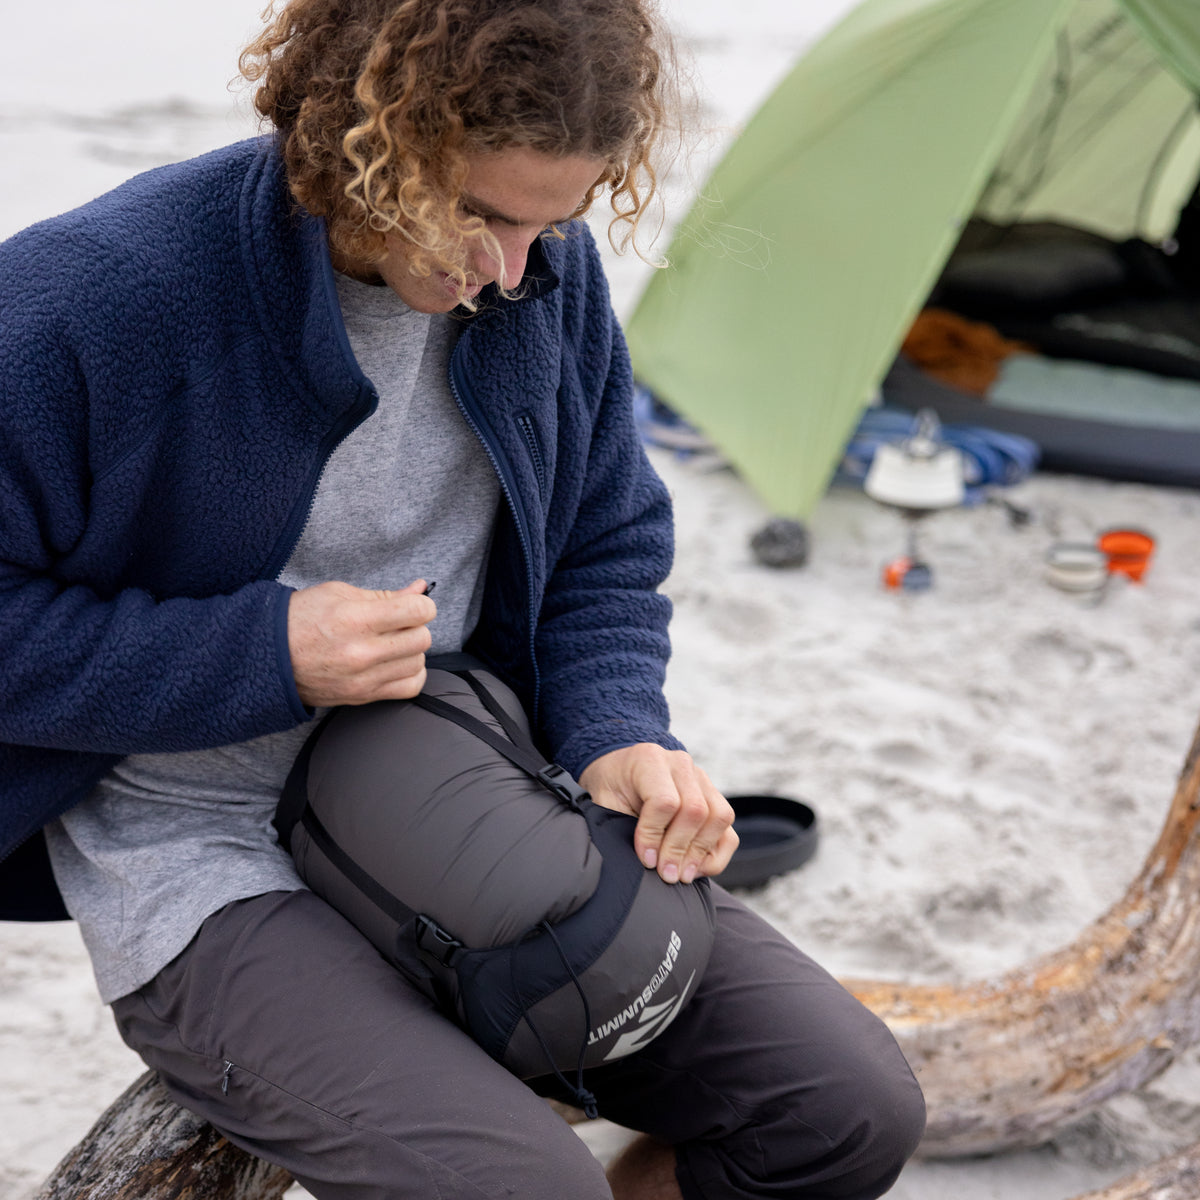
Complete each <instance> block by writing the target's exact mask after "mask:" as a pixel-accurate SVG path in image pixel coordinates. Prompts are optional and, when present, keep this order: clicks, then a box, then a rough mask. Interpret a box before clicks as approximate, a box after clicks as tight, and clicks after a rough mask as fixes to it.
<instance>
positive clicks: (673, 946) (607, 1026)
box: [588, 930, 696, 1062]
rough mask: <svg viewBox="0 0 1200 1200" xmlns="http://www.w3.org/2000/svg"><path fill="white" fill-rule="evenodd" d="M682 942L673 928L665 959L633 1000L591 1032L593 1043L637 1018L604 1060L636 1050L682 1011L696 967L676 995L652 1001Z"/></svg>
mask: <svg viewBox="0 0 1200 1200" xmlns="http://www.w3.org/2000/svg"><path fill="white" fill-rule="evenodd" d="M682 945H683V940H682V939H681V938H680V936H679V934H677V933H676V932H675V931H674V930H671V939H670V941H669V942H668V943H667V952H666V954H665V956H664V957H663V960H662V962H661V963H659V965H658V970H657V971H655V972H654V974H653V975H652V976H651V977H650V981H649V982H648V983H647V984H646V986H645V987H644V988H642V990H641V991H640V992H639V993H638V995H637V996H635V997H634V999H633V1001H632V1002H631V1003H629V1004H627V1005H626V1006H625V1007H624V1008H623V1009H621V1011H620V1012H619V1013H617V1015H616V1016H615V1017H613V1018H611V1020H608V1021H604V1022H602V1023H601V1024H600V1025H597V1026H596V1028H595V1029H593V1030H592V1032H591V1033H589V1034H588V1045H589V1046H590V1045H592V1044H593V1043H594V1042H602V1041H603V1040H604V1039H605V1038H607V1037H611V1036H612V1034H614V1033H616V1031H617V1030H618V1029H622V1028H623V1027H624V1026H625V1025H627V1024H629V1023H630V1022H631V1021H634V1020H635V1019H636V1024H635V1026H634V1028H632V1029H630V1030H629V1031H628V1032H627V1033H623V1034H621V1036H620V1037H619V1038H617V1040H616V1041H615V1042H614V1043H613V1047H612V1049H611V1050H610V1051H609V1052H608V1053H607V1054H606V1055H605V1056H604V1061H605V1062H607V1061H608V1060H609V1059H610V1058H624V1057H625V1055H626V1054H632V1053H633V1052H634V1051H635V1050H640V1049H641V1048H642V1047H643V1046H644V1045H646V1043H647V1042H650V1041H652V1040H653V1039H654V1038H656V1037H658V1035H659V1034H660V1033H662V1031H663V1030H664V1029H666V1027H667V1026H668V1025H670V1023H671V1022H672V1021H673V1020H675V1018H676V1017H677V1016H678V1015H679V1010H680V1009H681V1008H682V1007H683V1002H684V1000H686V999H687V996H688V993H689V992H690V991H691V990H692V981H693V980H694V979H695V978H696V972H695V971H693V972H692V973H691V974H690V975H689V976H688V978H687V982H686V983H685V984H684V985H683V989H682V991H680V993H679V994H678V995H677V996H673V997H672V998H671V999H669V1000H663V1001H661V1002H660V1003H658V1004H651V1003H650V1001H651V1000H653V999H654V996H655V994H656V993H657V992H658V990H659V988H661V987H662V986H663V984H664V983H666V982H667V980H668V979H670V977H671V972H672V971H674V970H675V962H676V960H677V959H678V958H679V950H680V947H682Z"/></svg>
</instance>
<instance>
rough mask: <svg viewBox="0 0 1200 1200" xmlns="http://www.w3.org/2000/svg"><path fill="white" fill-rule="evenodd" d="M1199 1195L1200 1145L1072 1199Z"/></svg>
mask: <svg viewBox="0 0 1200 1200" xmlns="http://www.w3.org/2000/svg"><path fill="white" fill-rule="evenodd" d="M1197 1196H1200V1142H1197V1143H1196V1144H1195V1145H1194V1146H1189V1147H1188V1148H1187V1149H1186V1150H1181V1151H1180V1152H1179V1153H1178V1154H1172V1155H1171V1156H1170V1158H1164V1159H1162V1160H1161V1161H1159V1162H1156V1163H1154V1164H1153V1166H1149V1167H1143V1168H1142V1169H1141V1170H1140V1171H1135V1172H1134V1173H1133V1174H1132V1175H1126V1176H1125V1177H1124V1178H1123V1179H1119V1180H1117V1182H1116V1183H1114V1184H1111V1185H1110V1186H1109V1187H1106V1188H1104V1189H1103V1190H1102V1191H1099V1192H1088V1193H1087V1195H1086V1196H1076V1197H1075V1200H1196V1197H1197Z"/></svg>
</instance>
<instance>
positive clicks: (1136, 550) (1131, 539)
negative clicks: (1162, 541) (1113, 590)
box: [1096, 529, 1154, 583]
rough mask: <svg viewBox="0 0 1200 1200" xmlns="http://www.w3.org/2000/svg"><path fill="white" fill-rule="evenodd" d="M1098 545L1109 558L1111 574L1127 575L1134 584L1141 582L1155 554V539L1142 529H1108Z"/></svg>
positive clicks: (1097, 541)
mask: <svg viewBox="0 0 1200 1200" xmlns="http://www.w3.org/2000/svg"><path fill="white" fill-rule="evenodd" d="M1096 545H1097V547H1098V548H1099V549H1100V551H1101V552H1102V553H1103V554H1104V555H1105V556H1106V557H1107V558H1108V570H1109V574H1112V575H1125V576H1127V577H1128V578H1130V579H1132V580H1133V581H1134V583H1140V582H1141V580H1142V576H1143V575H1144V574H1145V573H1146V568H1147V567H1148V566H1149V565H1150V555H1151V554H1153V552H1154V539H1153V538H1152V537H1151V536H1150V535H1149V534H1148V533H1143V532H1142V531H1141V530H1140V529H1106V530H1105V531H1104V532H1103V533H1102V534H1101V535H1100V536H1099V537H1098V538H1097V539H1096Z"/></svg>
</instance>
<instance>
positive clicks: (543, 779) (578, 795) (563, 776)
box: [537, 763, 591, 812]
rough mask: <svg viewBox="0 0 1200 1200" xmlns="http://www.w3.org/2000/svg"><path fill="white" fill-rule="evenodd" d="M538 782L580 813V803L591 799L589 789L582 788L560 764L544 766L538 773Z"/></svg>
mask: <svg viewBox="0 0 1200 1200" xmlns="http://www.w3.org/2000/svg"><path fill="white" fill-rule="evenodd" d="M537 781H538V783H540V784H541V785H542V787H544V788H545V789H546V790H547V791H548V792H551V793H553V794H554V795H555V796H557V797H558V798H559V799H560V800H561V801H562V802H563V803H564V804H566V805H568V806H569V807H570V808H573V809H574V810H575V811H576V812H578V811H579V804H580V801H582V800H590V799H591V796H590V794H589V793H588V791H587V789H586V788H582V787H580V786H579V784H578V783H576V782H575V780H574V778H573V777H572V776H571V775H570V774H569V772H568V771H567V770H566V768H564V767H560V766H559V765H558V763H548V764H547V765H546V766H544V767H543V768H542V769H541V770H540V771H539V772H538V773H537Z"/></svg>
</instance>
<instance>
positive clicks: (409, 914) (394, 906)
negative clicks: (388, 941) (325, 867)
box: [300, 808, 417, 925]
mask: <svg viewBox="0 0 1200 1200" xmlns="http://www.w3.org/2000/svg"><path fill="white" fill-rule="evenodd" d="M300 824H301V825H303V826H304V828H305V829H306V830H307V831H308V835H309V837H311V838H312V840H313V845H315V846H316V847H317V849H318V850H320V851H321V853H322V854H324V855H325V857H326V858H327V859H329V861H330V862H331V863H333V865H334V866H335V867H337V869H338V870H339V871H341V873H342V874H343V875H345V876H346V878H347V879H349V880H350V882H351V883H352V884H354V886H355V887H356V888H358V890H359V891H360V892H362V894H363V895H364V896H366V897H367V899H368V900H370V901H371V902H372V903H373V904H374V905H375V906H376V907H377V908H380V909H382V910H383V911H384V912H385V913H387V915H388V916H389V917H391V918H392V920H393V921H395V922H396V923H397V924H399V925H405V924H407V923H408V922H409V921H412V920H414V919H415V918H416V915H417V913H416V910H415V909H411V908H409V907H408V905H407V904H405V903H404V901H403V900H401V899H400V898H399V897H398V896H393V895H392V893H391V892H389V891H388V890H387V888H385V887H384V886H383V884H382V883H380V882H379V880H377V879H376V878H375V877H374V876H373V875H368V874H367V872H366V871H364V870H363V869H362V867H360V866H359V865H358V863H356V862H355V861H354V859H352V858H351V857H350V855H348V854H347V853H346V852H345V850H343V849H342V848H341V846H339V845H338V844H337V842H335V841H334V840H333V838H332V837H330V836H329V830H328V829H326V828H325V826H324V825H323V824H321V818H320V817H318V816H317V814H316V813H315V812H313V810H312V809H311V808H306V809H305V810H304V815H303V816H302V817H301V818H300Z"/></svg>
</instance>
